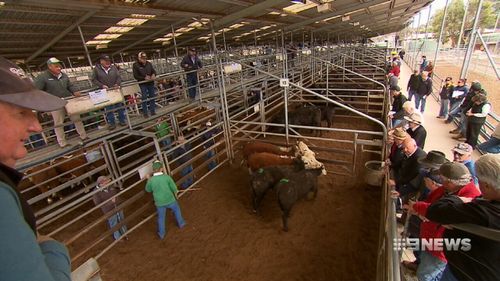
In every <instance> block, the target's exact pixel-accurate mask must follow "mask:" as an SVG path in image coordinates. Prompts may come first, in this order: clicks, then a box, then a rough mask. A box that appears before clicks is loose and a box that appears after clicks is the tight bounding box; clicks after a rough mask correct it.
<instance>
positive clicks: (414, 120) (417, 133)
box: [405, 113, 427, 149]
mask: <svg viewBox="0 0 500 281" xmlns="http://www.w3.org/2000/svg"><path fill="white" fill-rule="evenodd" d="M421 118H422V116H421V115H420V114H416V113H413V114H412V115H410V116H405V119H406V120H407V121H408V124H409V126H410V127H409V128H408V130H406V132H407V133H408V135H410V137H411V138H412V139H414V140H415V142H416V143H417V146H418V147H420V148H421V149H424V146H425V139H426V138H427V131H426V130H425V128H424V126H422V119H421Z"/></svg>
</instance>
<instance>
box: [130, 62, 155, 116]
mask: <svg viewBox="0 0 500 281" xmlns="http://www.w3.org/2000/svg"><path fill="white" fill-rule="evenodd" d="M132 70H133V74H134V78H135V79H136V80H137V81H138V82H139V83H140V84H139V87H140V88H141V93H142V97H141V100H142V114H143V116H144V118H148V117H149V115H151V116H152V115H156V104H155V102H156V101H155V95H156V93H155V81H154V80H155V78H156V70H155V68H154V67H153V64H152V63H150V62H149V61H148V56H147V55H146V53H145V52H140V53H139V54H137V61H136V62H134V64H133V65H132Z"/></svg>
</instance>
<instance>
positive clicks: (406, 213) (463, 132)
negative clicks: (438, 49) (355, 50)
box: [386, 53, 500, 281]
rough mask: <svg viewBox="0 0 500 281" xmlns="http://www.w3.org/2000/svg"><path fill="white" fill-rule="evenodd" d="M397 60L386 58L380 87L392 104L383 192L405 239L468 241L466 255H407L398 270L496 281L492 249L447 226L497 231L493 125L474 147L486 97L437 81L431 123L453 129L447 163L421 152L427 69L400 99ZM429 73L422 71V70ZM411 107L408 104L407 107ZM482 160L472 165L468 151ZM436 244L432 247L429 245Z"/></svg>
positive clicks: (498, 140)
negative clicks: (391, 200) (388, 64)
mask: <svg viewBox="0 0 500 281" xmlns="http://www.w3.org/2000/svg"><path fill="white" fill-rule="evenodd" d="M398 60H399V58H398V57H396V55H395V53H393V58H392V68H391V69H390V70H389V74H388V84H389V87H390V94H391V99H392V109H391V111H390V112H389V118H390V120H391V122H390V123H391V126H392V129H391V130H390V131H389V136H388V139H389V143H390V145H391V149H390V154H389V156H388V158H387V159H386V164H387V167H388V169H389V174H390V180H389V182H390V185H391V186H392V187H393V188H394V196H395V197H396V198H398V200H397V203H398V204H397V208H398V212H401V213H403V216H402V217H401V218H400V219H399V220H400V222H401V223H405V222H406V225H407V231H406V235H407V237H410V238H421V239H430V240H432V239H439V238H471V248H472V249H471V250H470V251H467V249H466V250H460V249H459V250H458V251H456V252H455V251H450V250H447V249H444V250H441V251H436V250H435V249H430V248H428V249H426V250H423V251H414V255H415V257H416V260H415V261H411V262H410V261H404V262H403V265H404V266H405V267H407V268H408V269H409V270H413V271H415V272H416V275H417V278H418V280H420V281H437V280H442V281H449V280H454V281H455V280H461V281H462V280H496V279H498V276H500V269H499V267H498V261H499V260H500V243H499V242H498V241H495V240H491V239H488V238H485V237H482V236H480V235H477V234H473V233H468V232H464V231H461V230H458V229H454V228H453V227H452V226H447V225H449V224H459V223H471V224H474V225H480V226H483V227H487V228H490V229H496V230H498V229H500V155H498V153H499V152H500V145H499V144H500V129H499V127H500V125H497V127H496V129H495V132H493V134H492V135H491V137H490V138H489V139H488V140H487V141H486V142H484V143H481V144H479V145H478V137H479V134H480V131H481V128H482V127H483V125H484V124H485V121H486V117H487V115H488V113H489V112H490V110H491V105H490V103H489V102H488V99H487V93H486V91H485V90H484V89H483V88H482V86H481V84H480V83H479V82H478V81H474V82H472V83H471V85H470V87H469V86H468V85H467V80H466V79H459V80H458V81H457V83H456V84H454V83H453V79H452V77H447V78H446V79H444V81H443V84H442V88H441V91H440V93H439V100H440V110H439V113H438V115H437V116H436V117H437V118H440V119H443V120H445V123H452V122H453V120H454V119H456V120H458V128H457V129H454V130H452V131H450V133H453V134H457V135H456V136H454V137H453V138H454V139H456V140H458V141H459V143H457V144H456V145H455V146H453V147H450V149H451V151H452V153H453V159H452V161H450V160H448V159H446V155H445V153H443V152H442V151H436V150H431V151H428V152H427V153H426V152H425V151H424V145H425V140H426V138H427V131H426V130H425V128H424V118H423V112H424V110H425V104H426V99H427V98H428V96H429V95H431V94H432V91H433V86H432V79H431V75H432V70H433V65H432V63H431V62H429V61H427V59H426V58H425V56H424V57H422V64H421V65H420V68H419V70H415V71H414V72H413V74H412V75H411V77H410V79H409V81H408V84H407V85H406V86H407V92H408V97H407V96H405V95H404V94H403V93H402V92H401V88H400V86H399V85H398V83H397V82H398V80H399V79H394V77H397V76H398V75H399V73H400V71H401V70H400V67H399V65H398V62H397V61H398ZM429 66H430V67H429ZM412 99H413V102H412ZM476 148H477V149H479V150H481V151H482V152H484V153H488V154H485V155H483V156H481V157H480V158H479V159H478V160H477V161H476V162H475V161H474V160H473V158H472V154H473V151H474V149H476ZM435 241H437V240H435Z"/></svg>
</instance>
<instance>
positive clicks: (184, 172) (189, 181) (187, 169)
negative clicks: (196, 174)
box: [181, 165, 194, 189]
mask: <svg viewBox="0 0 500 281" xmlns="http://www.w3.org/2000/svg"><path fill="white" fill-rule="evenodd" d="M192 171H193V166H192V165H188V166H186V167H184V168H183V169H182V171H181V176H182V177H184V176H186V175H188V174H190V173H191V172H192ZM193 181H194V180H193V177H192V176H190V177H187V178H186V179H185V180H184V182H182V184H181V188H182V189H186V188H188V187H189V186H191V185H192V184H193Z"/></svg>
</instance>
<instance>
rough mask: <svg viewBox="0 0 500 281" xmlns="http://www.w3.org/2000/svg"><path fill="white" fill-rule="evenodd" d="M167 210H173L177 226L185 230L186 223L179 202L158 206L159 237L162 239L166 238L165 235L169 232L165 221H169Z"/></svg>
mask: <svg viewBox="0 0 500 281" xmlns="http://www.w3.org/2000/svg"><path fill="white" fill-rule="evenodd" d="M167 209H170V210H172V212H173V213H174V216H175V220H176V221H177V226H178V227H179V228H183V227H184V225H185V224H186V222H185V221H184V219H183V218H182V214H181V208H180V207H179V203H177V201H175V202H173V203H170V204H168V205H165V206H156V211H157V213H158V236H160V238H161V239H163V238H165V234H167V230H166V227H165V221H166V220H167Z"/></svg>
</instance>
